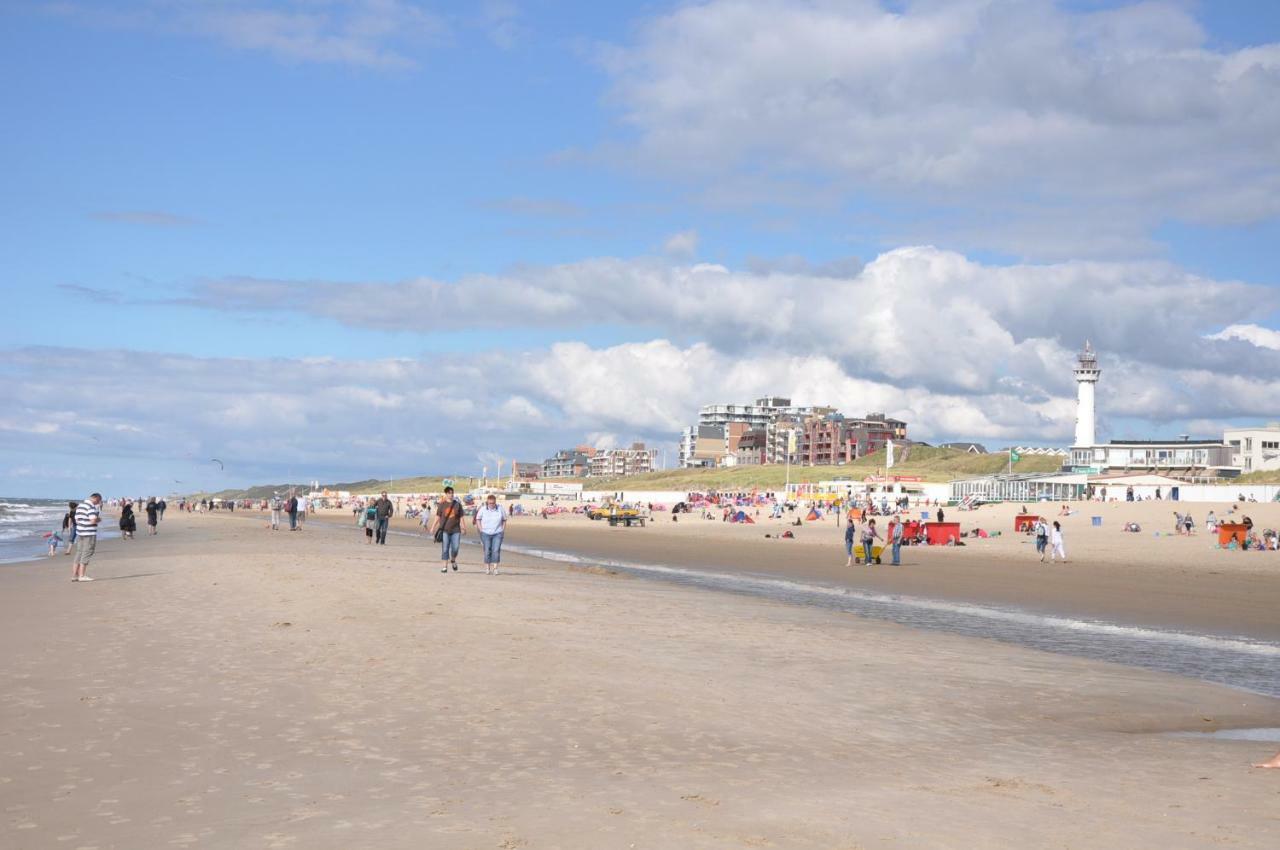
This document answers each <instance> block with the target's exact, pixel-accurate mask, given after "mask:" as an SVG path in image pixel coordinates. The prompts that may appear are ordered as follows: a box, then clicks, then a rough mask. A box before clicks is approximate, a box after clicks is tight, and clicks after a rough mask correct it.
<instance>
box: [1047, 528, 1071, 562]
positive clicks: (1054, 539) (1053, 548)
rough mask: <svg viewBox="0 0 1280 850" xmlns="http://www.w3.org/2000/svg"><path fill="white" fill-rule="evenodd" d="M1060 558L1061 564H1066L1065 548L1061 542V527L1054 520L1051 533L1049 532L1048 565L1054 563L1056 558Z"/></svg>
mask: <svg viewBox="0 0 1280 850" xmlns="http://www.w3.org/2000/svg"><path fill="white" fill-rule="evenodd" d="M1059 556H1061V557H1062V563H1064V564H1065V563H1066V562H1067V547H1066V546H1065V545H1064V544H1063V542H1062V525H1061V524H1060V523H1058V521H1057V520H1054V523H1053V531H1050V532H1049V563H1051V564H1052V563H1054V562H1055V561H1057V560H1058V557H1059Z"/></svg>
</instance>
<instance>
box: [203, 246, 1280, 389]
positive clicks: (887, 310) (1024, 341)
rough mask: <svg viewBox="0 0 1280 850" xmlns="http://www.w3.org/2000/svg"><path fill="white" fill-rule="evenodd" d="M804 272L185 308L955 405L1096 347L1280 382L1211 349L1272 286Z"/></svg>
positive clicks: (936, 263) (622, 277)
mask: <svg viewBox="0 0 1280 850" xmlns="http://www.w3.org/2000/svg"><path fill="white" fill-rule="evenodd" d="M793 268H795V269H796V270H795V271H788V270H786V269H785V268H782V267H778V266H769V267H766V268H764V269H757V270H750V269H749V270H746V271H735V270H730V269H728V268H726V267H724V266H720V265H713V264H694V265H684V264H679V263H671V262H666V261H661V260H655V259H644V258H641V259H634V260H626V259H615V258H596V259H592V260H584V261H581V262H577V263H569V264H564V265H559V266H551V267H541V268H537V267H529V268H521V269H518V270H515V271H512V272H509V273H507V274H504V275H472V276H467V277H463V278H461V279H459V280H458V281H455V282H443V281H435V280H426V279H418V280H411V281H405V282H401V283H395V284H376V283H363V284H349V283H330V282H300V281H270V280H256V279H231V280H217V281H206V282H204V283H202V284H200V285H198V286H197V287H196V288H195V289H194V290H193V291H192V292H191V293H190V295H189V297H188V298H186V299H185V303H190V304H194V305H197V306H203V307H208V308H214V309H221V310H243V311H266V312H270V311H273V310H276V309H281V308H287V309H289V310H290V311H297V310H302V311H306V312H309V313H311V314H313V315H316V316H322V317H325V318H329V319H332V320H334V321H337V322H341V323H344V324H347V325H351V326H356V327H364V328H377V329H384V330H398V331H432V330H457V329H463V328H470V329H502V328H509V327H527V326H529V325H531V324H532V325H536V326H539V327H544V328H554V327H563V328H577V329H581V328H583V327H584V326H586V325H588V324H599V325H610V326H633V327H638V328H644V329H649V330H651V331H652V333H653V335H654V336H655V337H659V338H664V339H676V340H701V341H704V342H706V343H707V344H708V345H710V346H711V347H712V348H713V349H714V350H716V351H719V352H723V353H725V354H728V355H732V356H741V355H749V354H755V353H758V352H760V351H766V350H767V351H774V352H785V353H786V354H788V355H822V356H826V357H830V358H832V359H833V360H834V361H836V362H837V363H839V364H840V366H841V367H842V368H843V369H845V370H847V371H848V372H849V373H850V374H857V375H862V376H865V377H867V378H870V379H874V380H882V381H889V382H895V383H908V384H919V385H921V386H923V387H926V388H928V389H931V390H936V391H939V392H948V393H951V392H955V393H986V392H991V391H993V390H994V389H995V388H997V386H1000V387H1003V389H1004V390H1005V391H1011V390H1013V389H1015V388H1021V389H1020V390H1019V391H1021V392H1024V393H1026V394H1027V397H1028V398H1030V397H1032V396H1035V395H1037V394H1041V395H1043V394H1046V393H1047V394H1049V395H1060V394H1062V393H1064V392H1068V391H1070V389H1071V387H1070V376H1069V374H1067V373H1066V372H1064V371H1063V370H1062V368H1061V366H1060V364H1061V363H1062V362H1063V358H1064V357H1069V355H1070V352H1071V351H1072V350H1074V349H1075V347H1077V346H1079V345H1081V344H1082V343H1083V341H1084V340H1085V339H1086V338H1092V339H1093V341H1094V343H1095V344H1096V345H1098V346H1099V347H1100V348H1101V349H1102V350H1104V351H1106V352H1108V355H1109V356H1110V357H1112V358H1124V359H1126V360H1127V361H1131V362H1134V363H1140V364H1142V363H1145V364H1150V365H1153V366H1160V367H1165V368H1203V369H1209V370H1211V371H1243V372H1245V373H1247V374H1250V375H1259V374H1274V373H1276V372H1280V353H1276V352H1271V351H1255V352H1254V354H1253V356H1250V357H1247V358H1245V357H1241V356H1240V355H1241V351H1242V349H1241V346H1243V345H1245V343H1243V342H1241V341H1239V340H1238V339H1225V338H1224V339H1206V338H1205V335H1206V334H1211V333H1215V332H1216V331H1218V330H1219V329H1220V328H1221V327H1222V326H1223V325H1224V324H1230V323H1233V322H1237V323H1238V322H1242V321H1247V320H1249V319H1250V318H1252V317H1253V314H1254V312H1255V311H1256V306H1255V305H1258V304H1265V303H1268V299H1269V297H1270V290H1269V289H1267V288H1266V287H1261V286H1254V285H1250V284H1243V283H1235V282H1230V281H1217V280H1213V279H1209V278H1204V277H1201V276H1197V275H1193V274H1190V273H1188V272H1186V271H1183V270H1181V269H1179V268H1177V267H1175V266H1172V265H1170V264H1167V263H1160V262H1127V263H1114V262H1106V263H1104V262H1083V261H1074V262H1065V263H1056V264H1017V265H1006V266H1001V265H991V264H983V263H978V262H975V261H973V260H971V259H969V258H966V257H964V256H963V255H960V254H957V253H955V252H950V251H942V250H939V249H936V248H931V247H927V246H925V247H911V248H901V249H897V250H894V251H889V252H887V253H885V254H882V255H881V256H879V257H877V258H876V259H875V260H873V261H872V262H870V263H868V264H867V265H866V266H864V267H861V268H860V269H858V270H857V271H856V272H853V273H848V272H845V273H844V276H840V275H838V274H834V272H833V270H831V269H814V268H810V267H807V266H805V265H803V264H793ZM849 271H850V272H852V271H853V269H852V267H851V268H850V270H849ZM387 304H395V305H396V306H397V309H395V310H388V309H385V307H386V305H387ZM669 380H680V378H679V376H676V375H673V376H672V377H671V378H670V379H669Z"/></svg>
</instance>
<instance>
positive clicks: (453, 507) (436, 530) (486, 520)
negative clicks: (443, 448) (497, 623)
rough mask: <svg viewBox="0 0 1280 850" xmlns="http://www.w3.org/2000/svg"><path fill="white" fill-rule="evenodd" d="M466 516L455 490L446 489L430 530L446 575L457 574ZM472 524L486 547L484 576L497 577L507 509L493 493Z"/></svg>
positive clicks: (441, 568) (478, 511) (442, 570)
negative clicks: (449, 573)
mask: <svg viewBox="0 0 1280 850" xmlns="http://www.w3.org/2000/svg"><path fill="white" fill-rule="evenodd" d="M465 515H466V510H465V508H463V506H462V502H461V501H459V500H458V497H457V496H455V495H454V493H453V488H452V487H446V488H444V498H443V499H441V500H440V501H439V503H437V504H436V517H435V519H434V520H433V521H432V523H431V529H430V531H431V533H432V534H433V535H434V537H435V540H436V542H437V543H439V544H440V562H441V564H440V572H442V573H447V572H449V570H450V569H452V570H453V571H454V572H457V571H458V548H459V547H460V546H461V545H462V535H463V533H464V529H463V518H464V517H465ZM473 524H474V525H475V528H476V530H478V531H479V532H480V543H481V545H482V547H483V548H484V571H485V574H486V575H495V576H496V575H497V574H498V564H499V563H501V561H502V536H503V534H504V533H505V532H506V530H507V509H506V508H504V507H502V506H501V505H499V504H498V497H497V496H494V495H493V494H492V493H490V494H489V495H488V496H486V497H485V500H484V505H483V506H482V507H481V508H479V509H478V510H477V511H476V515H475V517H474V519H473Z"/></svg>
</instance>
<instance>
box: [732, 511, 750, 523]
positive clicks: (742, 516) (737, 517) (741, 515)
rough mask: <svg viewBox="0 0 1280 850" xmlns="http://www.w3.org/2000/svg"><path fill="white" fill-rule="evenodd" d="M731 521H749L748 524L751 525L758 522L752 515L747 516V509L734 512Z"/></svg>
mask: <svg viewBox="0 0 1280 850" xmlns="http://www.w3.org/2000/svg"><path fill="white" fill-rule="evenodd" d="M729 522H745V523H748V524H750V525H755V523H756V521H755V520H753V519H752V518H751V517H749V516H747V512H746V511H738V512H737V513H736V514H734V515H733V516H731V517H729Z"/></svg>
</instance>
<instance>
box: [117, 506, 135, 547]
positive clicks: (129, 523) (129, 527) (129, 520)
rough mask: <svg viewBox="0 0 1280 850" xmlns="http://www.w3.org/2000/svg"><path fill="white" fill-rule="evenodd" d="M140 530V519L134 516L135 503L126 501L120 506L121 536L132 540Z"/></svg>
mask: <svg viewBox="0 0 1280 850" xmlns="http://www.w3.org/2000/svg"><path fill="white" fill-rule="evenodd" d="M137 530H138V518H137V517H136V516H134V515H133V502H129V501H126V502H125V503H124V504H123V505H121V506H120V536H121V537H122V538H124V539H125V540H132V539H133V533H134V532H135V531H137Z"/></svg>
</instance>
